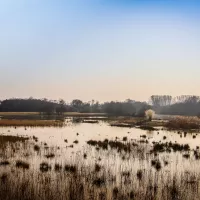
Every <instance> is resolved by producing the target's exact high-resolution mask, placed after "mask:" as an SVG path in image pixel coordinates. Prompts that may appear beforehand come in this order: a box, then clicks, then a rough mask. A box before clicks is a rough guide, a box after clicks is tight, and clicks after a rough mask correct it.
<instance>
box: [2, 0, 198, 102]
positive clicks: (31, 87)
mask: <svg viewBox="0 0 200 200" xmlns="http://www.w3.org/2000/svg"><path fill="white" fill-rule="evenodd" d="M0 22H1V23H0V24H1V32H0V45H1V48H0V70H1V72H0V91H1V99H5V98H12V97H19V98H28V97H30V96H32V97H35V98H49V99H59V98H63V99H64V100H66V101H67V102H69V101H71V100H72V99H75V98H79V99H81V100H83V101H90V100H92V99H95V100H99V101H100V102H103V101H110V100H119V101H121V100H125V99H128V98H130V99H134V100H140V101H147V100H148V98H149V97H150V96H151V95H153V94H158V95H159V94H169V95H172V96H178V95H181V94H189V95H200V90H199V89H198V86H199V85H200V78H199V74H200V60H199V55H200V37H199V35H200V24H199V23H200V3H199V1H196V0H183V1H179V0H173V1H172V0H168V1H164V0H160V1H156V0H149V1H146V0H135V1H131V0H115V1H114V0H94V1H92V0H85V1H84V3H83V1H82V0H73V1H70V0H67V1H62V0H61V1H53V0H49V1H48V0H29V1H26V0H19V1H15V0H8V1H0Z"/></svg>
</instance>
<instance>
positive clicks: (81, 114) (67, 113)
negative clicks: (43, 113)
mask: <svg viewBox="0 0 200 200" xmlns="http://www.w3.org/2000/svg"><path fill="white" fill-rule="evenodd" d="M28 115H40V113H39V112H0V116H28ZM64 115H65V116H71V117H73V116H83V117H84V116H86V117H87V116H107V114H106V113H79V112H65V113H64Z"/></svg>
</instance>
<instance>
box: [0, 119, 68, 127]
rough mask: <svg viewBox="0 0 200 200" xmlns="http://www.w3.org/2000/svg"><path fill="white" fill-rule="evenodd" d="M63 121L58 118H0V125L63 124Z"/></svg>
mask: <svg viewBox="0 0 200 200" xmlns="http://www.w3.org/2000/svg"><path fill="white" fill-rule="evenodd" d="M63 125H64V124H63V121H59V120H17V119H12V120H10V119H1V120H0V126H4V127H5V126H15V127H17V126H32V127H34V126H63Z"/></svg>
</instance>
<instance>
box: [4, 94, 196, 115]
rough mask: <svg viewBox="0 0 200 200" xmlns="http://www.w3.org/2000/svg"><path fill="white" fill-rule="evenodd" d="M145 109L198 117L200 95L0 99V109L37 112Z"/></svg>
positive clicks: (118, 112)
mask: <svg viewBox="0 0 200 200" xmlns="http://www.w3.org/2000/svg"><path fill="white" fill-rule="evenodd" d="M147 109H153V110H155V111H156V113H157V114H165V115H191V116H200V97H199V96H192V95H182V96H178V97H174V98H173V97H172V96H170V95H152V96H151V97H150V100H149V102H148V103H146V102H139V101H134V100H131V99H127V100H125V101H120V102H119V101H110V102H105V103H99V102H98V101H95V100H91V101H89V102H83V101H81V100H79V99H74V100H73V101H72V102H70V103H66V102H65V101H64V100H63V99H60V100H59V101H56V100H48V99H35V98H32V97H31V98H28V99H15V98H13V99H6V100H3V101H0V112H39V113H41V114H48V115H52V114H57V115H62V114H63V113H64V112H81V113H107V114H110V115H117V116H118V115H121V116H138V117H142V116H144V113H145V111H146V110H147Z"/></svg>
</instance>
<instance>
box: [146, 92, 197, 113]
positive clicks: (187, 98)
mask: <svg viewBox="0 0 200 200" xmlns="http://www.w3.org/2000/svg"><path fill="white" fill-rule="evenodd" d="M149 104H150V105H152V107H153V109H154V110H155V111H156V113H158V114H165V115H187V116H200V96H195V95H181V96H177V97H172V96H170V95H153V96H151V98H150V102H149Z"/></svg>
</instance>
